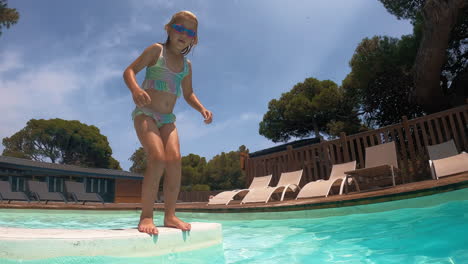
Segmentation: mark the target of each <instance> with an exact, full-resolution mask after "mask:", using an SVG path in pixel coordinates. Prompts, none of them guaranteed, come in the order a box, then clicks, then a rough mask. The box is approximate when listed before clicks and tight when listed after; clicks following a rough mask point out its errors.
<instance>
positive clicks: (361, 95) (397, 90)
mask: <svg viewBox="0 0 468 264" xmlns="http://www.w3.org/2000/svg"><path fill="white" fill-rule="evenodd" d="M417 42H418V40H417V37H416V36H415V35H409V36H403V37H402V39H401V40H399V39H396V38H390V37H385V36H384V37H377V36H375V37H373V38H371V39H368V38H365V39H364V40H362V41H361V43H360V44H359V45H358V47H357V48H356V50H355V53H354V55H353V57H352V59H351V61H350V62H349V65H350V67H351V73H350V74H348V76H347V77H346V78H345V79H344V80H343V84H342V86H343V88H344V89H345V90H346V91H347V95H348V97H349V98H351V99H350V100H351V101H353V100H356V101H357V102H358V104H359V105H360V108H361V111H362V114H363V115H364V117H363V119H364V120H365V121H366V124H367V125H368V126H371V127H375V126H378V127H379V126H386V125H391V124H395V123H398V122H401V117H402V116H403V115H406V116H407V117H408V118H414V117H417V116H420V115H422V114H423V111H422V109H421V107H420V106H418V105H416V104H412V103H410V102H409V97H410V94H411V90H412V89H413V81H412V79H413V77H412V74H411V67H412V65H413V62H414V59H415V56H416V49H417Z"/></svg>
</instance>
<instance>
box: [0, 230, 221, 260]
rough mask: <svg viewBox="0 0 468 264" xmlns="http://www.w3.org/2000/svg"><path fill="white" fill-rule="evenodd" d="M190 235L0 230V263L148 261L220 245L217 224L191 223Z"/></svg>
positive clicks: (165, 232) (181, 233) (173, 232)
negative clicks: (76, 259) (86, 259)
mask: <svg viewBox="0 0 468 264" xmlns="http://www.w3.org/2000/svg"><path fill="white" fill-rule="evenodd" d="M191 224H192V230H191V231H190V232H182V231H181V230H178V229H175V228H167V227H158V230H159V235H157V236H150V235H147V234H144V233H140V232H138V230H136V229H122V230H73V229H26V228H9V227H0V259H14V260H31V259H44V258H53V257H63V256H116V257H117V256H118V257H150V256H160V255H165V254H169V253H175V252H182V251H191V250H197V249H202V248H206V247H210V246H214V245H217V244H220V243H222V231H221V224H216V223H191Z"/></svg>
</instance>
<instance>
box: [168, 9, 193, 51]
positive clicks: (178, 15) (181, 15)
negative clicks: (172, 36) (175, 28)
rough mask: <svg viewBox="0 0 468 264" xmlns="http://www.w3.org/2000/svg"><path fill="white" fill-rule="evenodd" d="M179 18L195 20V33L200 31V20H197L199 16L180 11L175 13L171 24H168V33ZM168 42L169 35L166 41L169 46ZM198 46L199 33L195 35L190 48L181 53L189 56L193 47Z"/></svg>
mask: <svg viewBox="0 0 468 264" xmlns="http://www.w3.org/2000/svg"><path fill="white" fill-rule="evenodd" d="M179 18H189V19H193V20H195V24H196V29H195V31H198V19H197V16H195V14H194V13H192V12H190V11H180V12H177V13H175V14H174V15H173V16H172V18H171V20H170V21H169V23H167V24H166V25H165V26H164V29H165V30H166V31H168V30H169V28H170V26H171V25H172V24H174V23H175V22H176V20H177V19H179ZM168 42H169V35H168V36H167V39H166V42H165V44H167V43H168ZM197 44H198V32H197V34H196V35H195V37H194V38H193V41H192V42H190V44H189V46H188V47H186V48H185V49H183V50H182V51H181V53H182V54H183V55H187V54H189V52H190V51H191V50H192V48H193V46H195V45H197Z"/></svg>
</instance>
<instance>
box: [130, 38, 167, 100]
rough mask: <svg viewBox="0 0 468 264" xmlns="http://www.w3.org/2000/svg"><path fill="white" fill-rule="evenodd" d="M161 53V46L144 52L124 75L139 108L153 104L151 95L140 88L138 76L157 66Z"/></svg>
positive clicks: (157, 45)
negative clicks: (145, 69)
mask: <svg viewBox="0 0 468 264" xmlns="http://www.w3.org/2000/svg"><path fill="white" fill-rule="evenodd" d="M160 53H161V44H157V43H156V44H153V45H151V46H149V47H148V48H146V49H145V51H143V53H142V54H141V55H140V56H139V57H138V58H137V59H136V60H135V61H134V62H132V64H130V65H129V66H128V67H127V69H125V71H124V73H123V78H124V80H125V83H126V84H127V87H128V89H129V90H130V91H131V92H132V96H133V100H134V101H135V104H136V105H137V106H139V107H142V106H144V105H147V104H149V103H151V98H150V97H149V95H148V94H147V93H146V92H145V91H144V90H143V89H141V88H140V87H139V86H138V83H137V81H136V74H137V73H138V72H140V71H141V70H142V69H143V68H144V67H147V66H150V65H152V64H155V63H156V61H157V60H158V57H159V54H160Z"/></svg>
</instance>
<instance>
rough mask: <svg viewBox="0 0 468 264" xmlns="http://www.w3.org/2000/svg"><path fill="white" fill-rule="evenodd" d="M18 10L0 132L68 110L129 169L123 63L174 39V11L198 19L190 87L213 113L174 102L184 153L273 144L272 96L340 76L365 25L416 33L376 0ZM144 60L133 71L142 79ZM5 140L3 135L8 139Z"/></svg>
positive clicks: (0, 48)
mask: <svg viewBox="0 0 468 264" xmlns="http://www.w3.org/2000/svg"><path fill="white" fill-rule="evenodd" d="M8 5H9V7H12V8H16V9H17V10H18V11H19V13H20V21H19V23H18V24H16V25H14V26H13V27H11V28H10V29H3V34H2V35H1V36H0V113H2V118H0V138H4V137H8V136H11V135H12V134H14V133H15V132H17V131H19V130H20V129H22V128H23V127H24V126H25V125H26V122H27V121H28V120H30V119H31V118H36V119H40V118H43V119H49V118H62V119H67V120H79V121H81V122H83V123H86V124H88V125H95V126H97V127H98V128H99V129H100V130H101V133H102V134H103V135H105V136H107V138H108V140H109V143H110V145H111V147H112V150H113V157H114V158H116V159H117V160H118V161H119V162H120V164H121V166H122V168H123V169H125V170H127V169H128V168H129V167H130V166H131V163H130V161H129V160H128V159H129V157H130V156H131V154H132V153H133V152H134V151H135V150H136V149H137V148H138V147H140V143H139V142H138V139H137V137H136V134H135V132H134V129H133V123H132V120H131V116H130V114H131V111H132V110H133V108H134V103H133V100H132V97H131V94H130V92H129V90H128V88H127V87H126V85H125V84H124V82H123V79H122V73H123V71H124V69H125V68H126V67H127V66H128V65H129V64H130V63H131V62H132V61H133V60H134V59H135V58H136V57H137V56H138V55H139V54H140V53H141V52H142V51H143V50H144V49H145V48H146V47H147V46H149V45H150V44H152V43H154V42H162V41H164V40H165V39H166V33H165V31H164V30H163V27H164V24H166V23H167V22H168V21H169V19H170V17H171V16H172V14H174V13H175V12H177V11H180V10H190V11H192V12H194V13H195V14H196V15H197V17H198V19H199V28H198V31H199V45H197V46H196V47H195V49H194V52H193V53H192V54H190V55H189V56H188V58H189V59H190V60H191V61H192V65H193V88H194V91H195V93H196V94H197V96H198V98H199V99H200V100H201V102H202V103H203V104H204V105H205V107H207V108H208V109H209V110H211V111H212V112H213V114H214V122H213V123H212V124H211V125H205V124H204V123H203V118H202V117H201V115H200V114H199V113H198V112H196V111H195V110H194V109H192V108H191V107H190V106H189V105H188V104H187V103H186V102H185V101H184V100H183V99H182V98H181V99H180V100H179V101H178V102H177V105H176V108H175V111H174V113H175V114H176V116H177V122H176V124H177V127H178V130H179V137H180V144H181V153H182V155H188V154H189V153H195V154H198V155H201V156H204V157H206V158H207V159H211V158H212V157H213V156H214V155H216V154H219V153H221V152H223V151H224V152H229V151H232V150H237V149H238V147H239V146H240V145H246V146H247V148H249V149H250V151H251V152H253V151H257V150H261V149H264V148H268V147H272V146H275V145H277V144H275V143H273V142H271V141H269V140H268V139H266V138H264V137H263V136H261V135H259V134H258V124H259V122H260V121H261V120H262V117H263V115H264V114H265V113H266V111H267V109H268V102H269V101H270V100H272V99H274V98H279V97H280V96H281V94H282V93H284V92H287V91H289V90H290V89H291V88H292V87H293V86H294V85H295V84H296V83H298V82H302V81H303V80H304V79H305V78H308V77H314V78H317V79H319V80H326V79H329V80H332V81H334V82H336V83H337V84H339V85H341V82H342V80H343V79H344V78H345V77H346V75H347V74H348V73H349V72H350V68H349V65H348V62H349V60H350V59H351V57H352V55H353V53H354V50H355V48H356V47H357V45H358V43H359V42H360V41H361V40H362V39H363V38H365V37H372V36H375V35H387V36H392V37H398V38H399V37H401V35H405V34H411V32H412V26H411V24H410V23H409V22H408V21H401V20H397V19H396V18H395V17H394V16H392V15H391V14H389V13H388V12H387V11H386V10H385V8H384V7H383V5H382V4H381V3H380V2H379V1H377V0H352V1H349V0H314V1H310V0H303V1H299V0H293V1H284V0H255V1H247V0H232V1H227V0H226V1H225V0H223V1H220V0H203V1H202V0H198V1H197V0H190V1H166V0H134V1H123V0H100V1H95V0H83V1H62V0H54V1H52V0H43V1H36V0H22V1H12V0H10V1H9V2H8ZM143 77H144V71H142V72H140V73H139V74H138V76H137V78H138V80H139V83H141V81H142V80H143ZM0 151H3V146H0Z"/></svg>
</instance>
